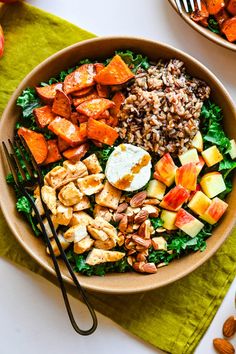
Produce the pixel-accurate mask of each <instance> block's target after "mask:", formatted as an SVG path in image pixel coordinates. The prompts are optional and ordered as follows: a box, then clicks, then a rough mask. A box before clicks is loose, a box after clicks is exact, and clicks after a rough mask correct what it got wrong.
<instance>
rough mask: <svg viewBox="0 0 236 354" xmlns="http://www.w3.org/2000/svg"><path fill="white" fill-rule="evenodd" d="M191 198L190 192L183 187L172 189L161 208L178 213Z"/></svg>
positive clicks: (163, 200) (162, 202)
mask: <svg viewBox="0 0 236 354" xmlns="http://www.w3.org/2000/svg"><path fill="white" fill-rule="evenodd" d="M188 198H189V192H188V191H187V190H186V189H185V188H184V187H182V186H176V187H174V188H172V189H171V190H170V191H169V192H168V193H167V194H166V195H165V196H164V198H163V199H162V201H161V203H160V207H162V208H163V209H167V210H170V211H177V210H179V209H180V208H181V206H182V205H183V203H184V202H186V201H187V200H188Z"/></svg>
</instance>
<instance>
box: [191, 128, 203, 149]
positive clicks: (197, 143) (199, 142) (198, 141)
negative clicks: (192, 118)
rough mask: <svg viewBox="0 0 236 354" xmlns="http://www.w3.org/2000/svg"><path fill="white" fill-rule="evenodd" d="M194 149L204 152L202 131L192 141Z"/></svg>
mask: <svg viewBox="0 0 236 354" xmlns="http://www.w3.org/2000/svg"><path fill="white" fill-rule="evenodd" d="M191 145H192V147H193V148H195V149H197V150H198V151H199V152H202V151H203V138H202V134H201V132H200V131H198V132H197V134H196V135H195V137H194V138H193V140H192V144H191Z"/></svg>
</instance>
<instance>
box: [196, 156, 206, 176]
mask: <svg viewBox="0 0 236 354" xmlns="http://www.w3.org/2000/svg"><path fill="white" fill-rule="evenodd" d="M198 157H199V162H198V163H196V167H197V173H198V174H199V173H200V172H201V170H202V169H203V166H204V165H205V161H204V158H203V157H202V156H198Z"/></svg>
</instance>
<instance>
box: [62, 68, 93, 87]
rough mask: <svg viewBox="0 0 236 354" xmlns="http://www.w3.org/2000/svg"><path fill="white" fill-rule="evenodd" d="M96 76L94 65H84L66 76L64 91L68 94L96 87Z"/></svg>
mask: <svg viewBox="0 0 236 354" xmlns="http://www.w3.org/2000/svg"><path fill="white" fill-rule="evenodd" d="M95 75H96V72H95V69H94V65H93V64H83V65H81V66H80V67H79V68H78V69H76V70H75V71H73V72H72V73H70V74H69V75H67V76H66V78H65V80H64V85H63V88H64V91H65V93H66V94H68V93H72V92H75V91H78V90H82V89H84V88H86V87H90V86H93V85H94V83H95V82H94V76H95Z"/></svg>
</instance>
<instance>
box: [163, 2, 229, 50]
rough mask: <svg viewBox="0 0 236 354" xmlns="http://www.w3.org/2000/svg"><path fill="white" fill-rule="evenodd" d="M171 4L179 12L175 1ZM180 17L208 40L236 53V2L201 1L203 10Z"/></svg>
mask: <svg viewBox="0 0 236 354" xmlns="http://www.w3.org/2000/svg"><path fill="white" fill-rule="evenodd" d="M169 2H170V4H171V5H172V7H173V8H174V9H175V10H176V12H178V8H177V6H176V3H175V0H169ZM178 13H179V12H178ZM179 14H180V13H179ZM180 16H181V17H182V18H183V19H184V20H185V21H186V22H187V23H188V24H189V25H190V26H191V27H192V28H194V29H195V30H196V31H198V32H199V33H201V34H202V35H203V36H205V37H206V38H208V39H210V40H211V41H213V42H215V43H217V44H219V45H221V46H223V47H225V48H228V49H231V50H234V51H236V1H235V0H217V1H215V0H201V10H197V9H196V10H195V11H193V12H192V13H186V12H183V13H181V14H180Z"/></svg>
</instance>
